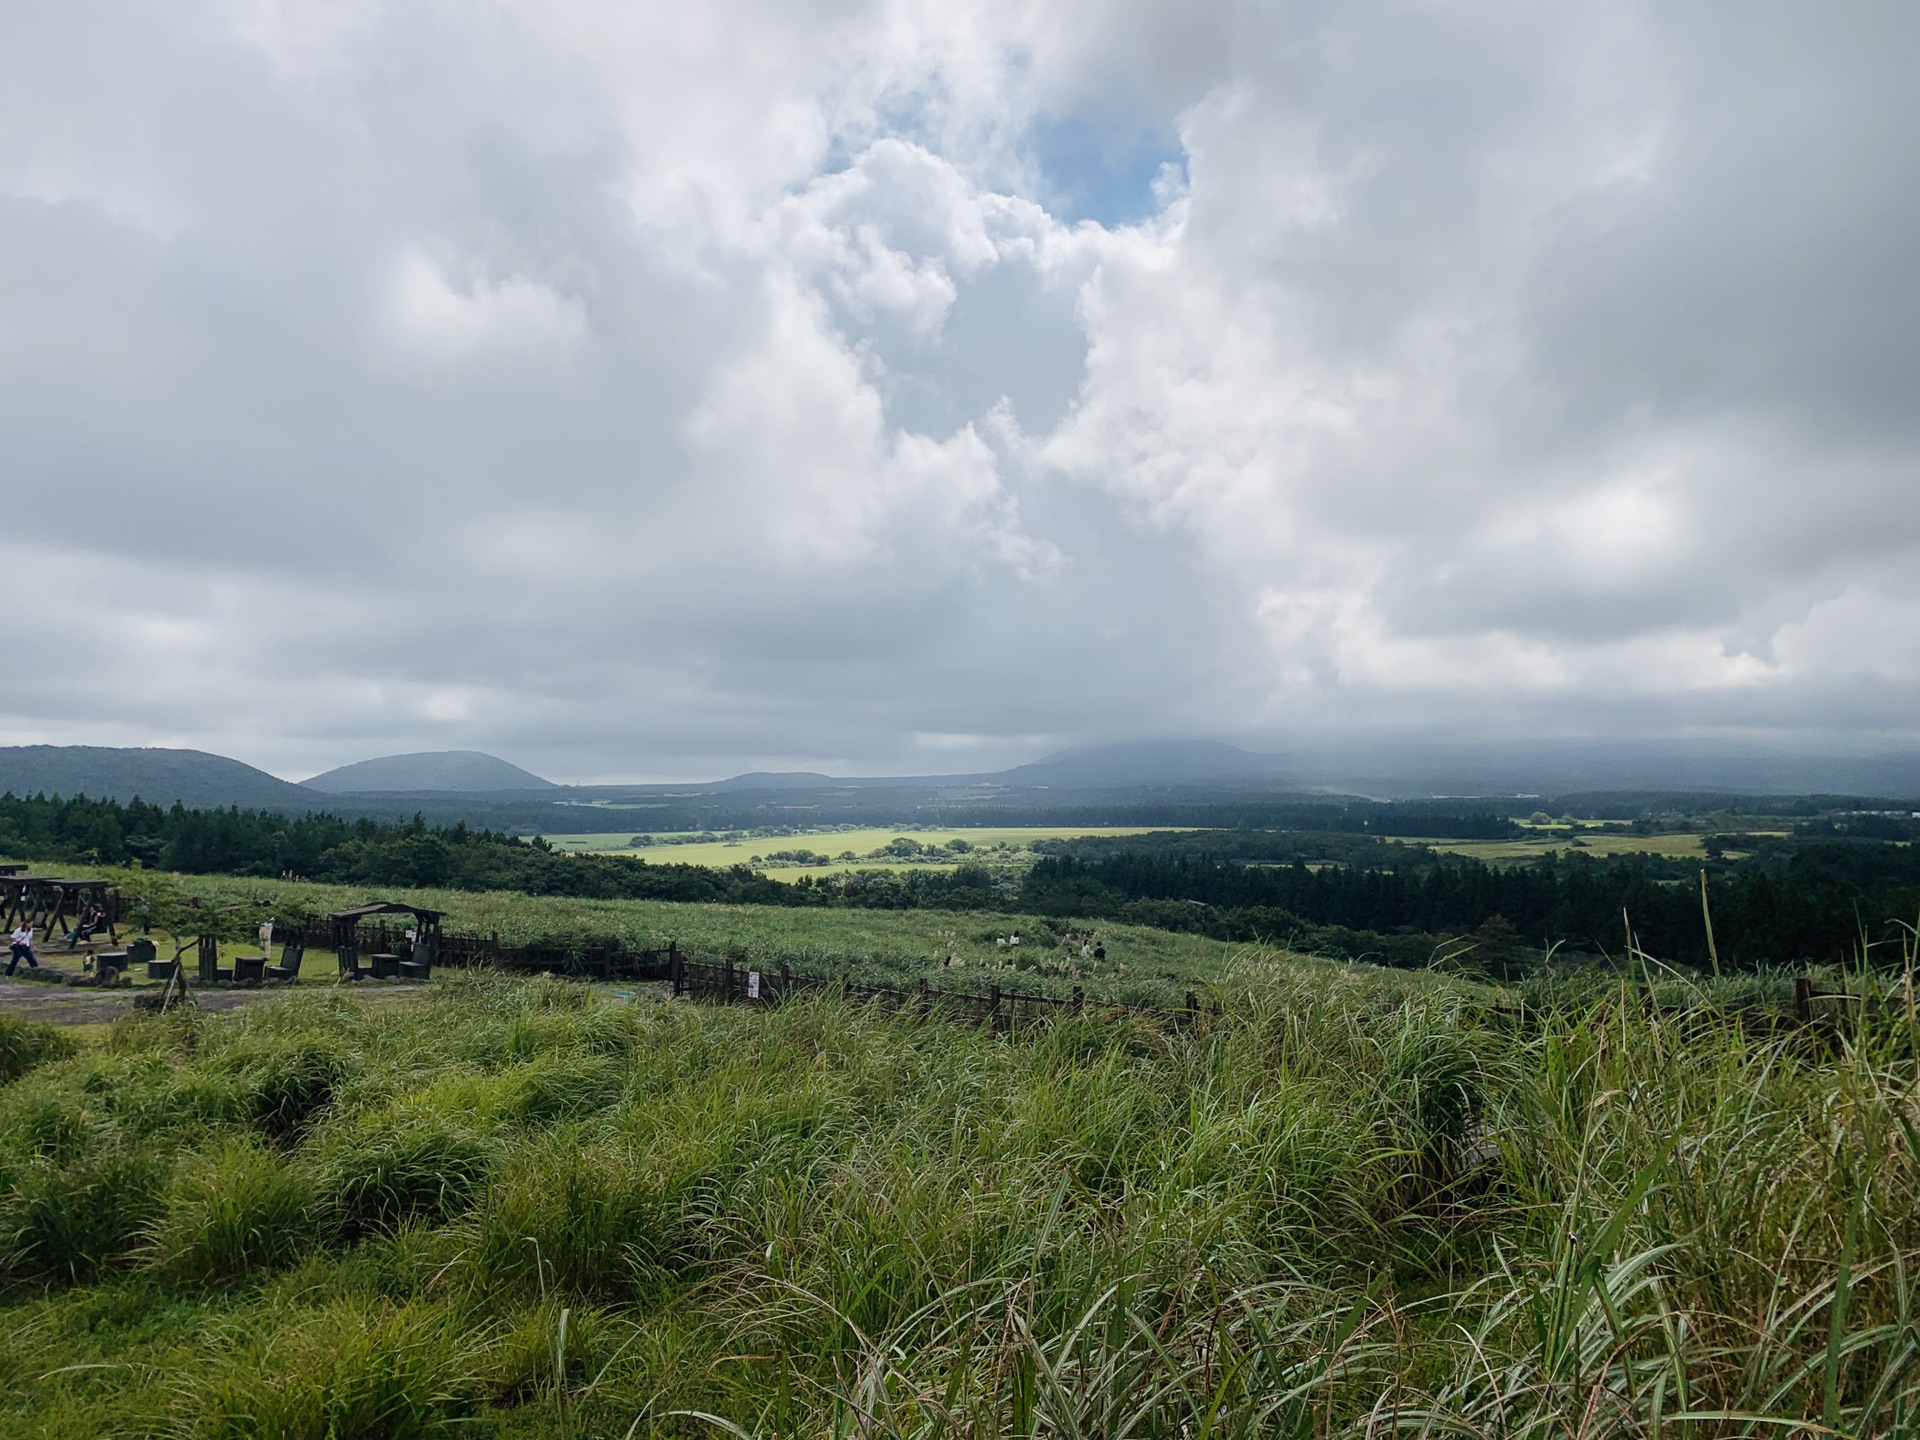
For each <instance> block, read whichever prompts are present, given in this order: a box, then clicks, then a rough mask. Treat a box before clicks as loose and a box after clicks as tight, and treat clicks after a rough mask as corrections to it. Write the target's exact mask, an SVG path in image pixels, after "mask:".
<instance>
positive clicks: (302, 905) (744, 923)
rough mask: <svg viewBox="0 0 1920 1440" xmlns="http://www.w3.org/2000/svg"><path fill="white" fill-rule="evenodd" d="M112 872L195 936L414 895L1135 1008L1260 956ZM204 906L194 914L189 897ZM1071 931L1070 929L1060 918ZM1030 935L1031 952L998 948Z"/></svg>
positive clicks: (1134, 932)
mask: <svg viewBox="0 0 1920 1440" xmlns="http://www.w3.org/2000/svg"><path fill="white" fill-rule="evenodd" d="M95 873H100V874H111V875H113V876H114V878H115V879H116V881H117V882H118V883H119V884H120V886H121V889H122V891H123V892H124V893H125V894H126V895H128V896H129V897H130V898H131V899H132V900H134V901H135V902H136V904H138V903H139V902H140V901H142V900H143V899H144V900H150V901H151V902H153V906H154V912H153V913H155V914H158V915H162V916H167V917H170V918H171V919H172V920H173V922H174V923H177V924H179V925H181V926H182V927H183V929H185V928H193V927H199V926H203V925H213V926H222V927H224V929H225V930H226V931H227V932H228V933H230V934H232V935H233V936H235V937H239V936H243V935H247V934H250V933H251V932H252V930H253V929H254V927H256V926H258V924H259V923H260V921H261V920H264V919H266V918H267V917H268V916H271V915H276V914H277V915H283V916H284V915H291V914H297V913H313V912H320V911H329V910H338V909H343V908H345V907H346V906H349V905H357V904H360V903H361V902H363V901H366V900H372V899H383V900H409V901H412V902H414V903H416V904H420V905H427V906H431V907H433V908H434V909H438V910H444V911H445V912H446V913H447V919H446V922H445V923H446V925H447V927H448V928H449V929H456V930H466V931H476V932H480V933H486V932H493V931H497V932H498V933H499V935H500V938H501V940H502V942H503V943H506V944H525V943H533V942H546V941H552V940H560V941H564V940H567V939H569V938H572V937H591V938H594V939H599V938H604V937H616V938H618V939H620V940H621V941H622V942H623V943H624V944H626V945H628V946H630V947H632V948H634V949H649V948H655V947H660V946H664V945H666V944H667V942H668V941H670V940H671V941H676V942H677V943H678V944H679V945H680V946H681V948H682V949H684V950H686V951H688V952H689V953H690V954H692V955H694V956H695V957H696V958H714V959H718V958H720V957H722V956H725V955H727V954H730V953H739V952H744V953H745V956H746V957H747V959H748V960H749V961H752V962H759V963H761V964H763V965H764V966H767V967H769V968H770V967H772V966H776V965H778V964H779V963H780V962H781V961H782V960H784V961H785V962H786V963H788V964H789V965H791V966H792V967H793V968H794V969H796V970H801V971H806V972H809V973H813V974H829V975H842V976H845V977H847V978H849V979H858V980H865V981H870V982H874V983H890V982H895V983H897V982H900V981H905V980H914V979H918V978H919V977H920V976H922V975H929V974H937V975H939V976H940V977H941V983H944V984H951V985H954V986H963V985H965V984H966V983H968V982H969V980H970V979H971V980H977V981H978V982H979V983H980V984H982V985H984V984H987V983H991V981H993V980H999V981H1000V982H1002V983H1003V984H1005V985H1007V986H1010V987H1018V988H1021V989H1026V990H1035V991H1045V992H1048V993H1054V994H1064V993H1066V992H1067V991H1070V990H1071V989H1072V987H1073V986H1074V985H1075V984H1076V983H1078V984H1081V985H1082V986H1083V987H1084V988H1085V990H1086V992H1087V993H1088V994H1089V995H1094V996H1097V997H1101V998H1107V999H1113V1000H1120V1001H1124V1002H1127V1003H1137V1004H1149V1005H1171V1006H1178V1005H1179V1004H1180V1003H1181V1000H1182V996H1183V994H1184V992H1185V990H1186V989H1187V988H1189V987H1193V986H1198V987H1202V988H1204V987H1206V986H1208V985H1211V984H1212V983H1213V982H1215V981H1216V980H1218V979H1220V978H1221V977H1222V976H1224V975H1225V974H1227V973H1228V972H1229V971H1230V970H1232V969H1233V968H1234V966H1235V965H1236V963H1237V962H1238V961H1239V959H1240V958H1241V957H1243V956H1245V955H1247V954H1249V953H1251V952H1250V950H1249V947H1247V946H1245V945H1234V944H1228V943H1226V942H1223V941H1218V940H1209V939H1207V938H1206V937H1205V936H1201V935H1183V934H1175V933H1171V932H1169V931H1166V930H1159V929H1153V928H1150V927H1147V926H1134V925H1117V924H1106V923H1100V924H1097V925H1095V924H1084V925H1083V924H1079V923H1078V922H1075V924H1074V925H1073V927H1072V928H1071V934H1072V939H1071V941H1069V942H1068V943H1064V944H1063V943H1062V938H1063V936H1062V935H1057V934H1056V932H1055V931H1054V930H1050V929H1049V928H1048V926H1047V923H1046V922H1045V921H1043V920H1040V919H1037V918H1035V917H1033V916H1031V915H1027V916H1021V915H1004V914H996V913H992V912H985V911H982V912H969V913H964V914H957V913H954V912H952V911H943V910H853V909H846V910H839V909H817V910H795V909H785V908H781V907H777V906H764V905H685V904H675V903H670V902H663V901H651V900H576V899H571V898H568V897H564V896H551V895H519V894H514V893H511V892H507V891H481V892H474V891H463V890H424V889H423V890H408V889H402V888H397V887H391V886H382V887H378V888H375V889H368V888H364V887H353V886H343V885H314V884H308V883H304V882H299V881H277V880H276V881H264V880H245V879H235V878H230V877H225V876H213V875H206V876H202V875H167V874H162V873H160V872H155V871H144V870H136V871H98V872H95ZM182 900H192V901H196V902H198V904H199V908H198V909H195V910H188V909H185V908H184V907H183V906H182V905H181V904H180V902H181V901H182ZM1054 924H1055V926H1056V927H1058V929H1059V930H1060V931H1061V932H1066V931H1067V930H1068V929H1069V927H1068V925H1067V924H1065V923H1064V922H1059V921H1056V922H1054ZM1016 933H1017V934H1019V935H1020V937H1021V944H1020V945H1019V947H1018V948H1010V947H1007V946H1003V945H1001V944H999V943H997V942H999V941H1001V940H1003V939H1007V938H1010V937H1011V936H1012V935H1014V934H1016ZM1082 941H1097V942H1098V943H1099V944H1100V945H1101V947H1102V948H1103V949H1104V950H1105V952H1106V954H1105V958H1104V959H1102V960H1095V959H1093V958H1091V957H1082V956H1081V955H1080V953H1079V949H1080V944H1081V942H1082Z"/></svg>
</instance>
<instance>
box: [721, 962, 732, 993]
mask: <svg viewBox="0 0 1920 1440" xmlns="http://www.w3.org/2000/svg"><path fill="white" fill-rule="evenodd" d="M726 963H727V968H726V969H725V970H723V971H721V972H720V1003H721V1004H722V1005H730V1004H732V1003H733V956H732V955H728V956H727V962H726Z"/></svg>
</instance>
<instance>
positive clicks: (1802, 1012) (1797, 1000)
mask: <svg viewBox="0 0 1920 1440" xmlns="http://www.w3.org/2000/svg"><path fill="white" fill-rule="evenodd" d="M1793 1014H1794V1018H1795V1019H1797V1020H1798V1021H1799V1022H1800V1023H1801V1024H1802V1025H1804V1024H1806V1023H1807V1021H1808V1020H1809V1019H1810V1018H1811V1017H1812V1015H1813V981H1811V980H1809V979H1808V978H1807V977H1806V976H1804V975H1801V976H1799V977H1797V978H1796V979H1795V980H1794V982H1793Z"/></svg>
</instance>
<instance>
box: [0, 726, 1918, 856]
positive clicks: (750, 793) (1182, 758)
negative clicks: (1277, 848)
mask: <svg viewBox="0 0 1920 1440" xmlns="http://www.w3.org/2000/svg"><path fill="white" fill-rule="evenodd" d="M1596 790H1636V791H1662V790H1664V791H1698V790H1727V791H1747V792H1752V793H1802V794H1804V793H1826V794H1850V795H1861V796H1887V797H1900V796H1913V795H1916V794H1920V755H1917V754H1914V753H1911V752H1909V753H1901V754H1892V755H1858V756H1824V757H1823V756H1805V755H1792V754H1773V753H1767V752H1764V751H1757V750H1754V751H1734V750H1730V749H1727V748H1725V747H1714V746H1705V745H1700V746H1693V747H1687V746H1683V745H1679V744H1673V743H1667V744H1657V745H1656V744H1651V743H1649V744H1642V745H1635V744H1632V743H1628V742H1610V743H1598V742H1595V743H1578V742H1559V743H1553V742H1535V743H1531V744H1527V743H1521V744H1498V745H1496V744H1487V745H1480V746H1455V747H1452V748H1450V749H1440V748H1428V749H1426V750H1418V751H1414V750H1408V751H1398V752H1394V751H1387V752H1379V753H1374V754H1360V755H1356V756H1351V757H1340V756H1329V755H1324V754H1300V755H1276V754H1265V753H1261V752H1258V751H1252V750H1246V749H1242V748H1241V747H1239V746H1235V745H1229V744H1225V743H1222V742H1219V741H1211V740H1160V741H1140V742H1134V743H1128V744H1116V745H1101V746H1088V747H1083V748H1078V749H1072V750H1063V751H1060V752H1059V753H1057V754H1054V755H1049V756H1047V757H1045V758H1044V759H1041V760H1036V761H1034V762H1032V763H1030V764H1026V765H1019V766H1015V767H1014V768H1012V769H1010V770H1003V771H996V772H992V773H988V774H963V775H919V776H869V777H836V776H830V775H823V774H818V773H814V772H808V771H790V772H754V773H749V774H744V775H736V776H733V777H731V778H730V779H726V780H717V781H712V782H706V783H691V784H690V783H684V782H683V783H678V784H672V785H598V786H568V785H557V784H555V783H554V782H553V781H551V780H547V779H545V778H543V777H541V776H539V775H535V774H533V773H532V772H531V771H528V770H525V769H522V768H521V767H519V766H517V765H514V764H511V763H509V762H508V761H505V760H501V759H499V758H498V757H496V756H492V755H487V754H483V753H481V752H479V751H474V750H441V751H426V752H422V753H418V754H411V755H387V756H381V757H379V758H376V759H372V760H364V761H360V762H358V763H356V764H352V765H344V766H341V767H339V768H338V769H334V770H329V771H327V772H325V773H324V774H321V775H316V776H313V777H312V778H311V779H309V780H307V781H306V782H304V783H302V784H294V783H292V782H289V781H286V780H281V779H279V778H277V777H275V776H273V775H269V774H267V773H266V772H265V771H262V770H257V769H255V768H254V767H252V766H251V765H246V764H243V763H242V762H240V761H238V760H232V759H228V758H227V757H225V756H221V755H213V754H208V753H207V752H205V751H200V750H169V749H111V748H106V747H100V746H87V745H25V746H11V747H0V793H7V792H11V793H13V794H16V795H30V794H35V793H44V794H49V795H52V794H60V795H76V794H85V795H90V796H95V797H99V798H112V799H120V800H127V799H131V798H133V797H134V796H136V795H137V796H139V797H140V798H142V799H145V800H148V801H152V802H155V803H159V804H171V803H173V802H174V801H176V800H177V801H180V802H182V803H185V804H187V805H193V806H203V807H204V806H225V805H240V806H245V807H255V808H263V809H277V810H286V811H299V810H314V809H328V810H335V811H341V812H359V813H371V814H391V813H396V812H401V811H404V812H406V813H411V812H412V811H414V810H416V809H417V810H420V811H421V812H423V813H426V814H429V815H430V816H432V817H434V818H438V819H449V818H453V817H456V816H470V817H472V818H473V819H475V820H476V821H477V822H480V823H497V824H501V825H510V826H513V827H515V828H527V827H537V828H541V829H545V830H547V831H549V832H550V833H575V832H582V831H597V830H602V829H616V828H621V827H626V826H632V827H634V828H670V827H666V826H665V825H664V823H663V824H655V823H653V822H654V821H659V822H665V821H666V820H668V818H669V815H668V814H667V813H661V812H672V814H673V816H675V817H677V818H678V819H679V820H681V821H684V822H685V823H688V824H693V825H695V826H696V827H698V826H704V825H709V824H727V825H739V824H751V823H764V821H766V820H782V821H783V822H785V823H795V822H801V821H807V822H812V821H816V820H825V819H827V818H828V817H829V816H830V815H832V814H833V812H836V811H838V812H842V814H841V818H849V819H850V818H853V816H852V815H851V814H850V813H847V812H855V811H858V812H861V813H863V814H867V813H875V812H877V811H880V810H898V811H900V812H901V815H902V818H904V816H905V814H906V813H907V812H908V811H910V810H911V811H920V810H923V809H926V808H929V807H939V808H944V809H946V810H949V811H950V810H954V809H956V808H966V809H974V810H978V809H981V808H982V807H997V808H1001V809H1006V808H1008V807H1018V808H1024V809H1033V808H1035V807H1054V808H1059V807H1068V806H1079V807H1082V808H1084V807H1088V806H1093V807H1106V808H1111V807H1113V806H1116V805H1120V804H1127V803H1143V802H1151V803H1161V804H1163V805H1164V804H1172V803H1179V804H1189V805H1193V804H1198V805H1222V804H1228V803H1231V802H1232V801H1233V800H1234V799H1235V798H1236V797H1274V796H1278V795H1283V794H1292V795H1296V796H1300V797H1302V798H1309V797H1312V796H1316V795H1317V796H1320V797H1323V798H1324V797H1328V796H1331V795H1339V794H1345V795H1370V796H1376V797H1381V798H1413V797H1418V798H1425V797H1427V796H1432V795H1444V796H1449V797H1456V796H1485V797H1507V798H1511V797H1514V796H1515V795H1528V794H1567V793H1570V792H1577V791H1596ZM757 812H764V816H763V819H762V820H753V819H742V818H741V817H743V816H748V815H751V814H754V813H757ZM804 812H814V813H804ZM703 814H705V815H707V816H708V817H709V818H701V816H702V815H703ZM642 822H646V823H645V824H644V825H643V823H642Z"/></svg>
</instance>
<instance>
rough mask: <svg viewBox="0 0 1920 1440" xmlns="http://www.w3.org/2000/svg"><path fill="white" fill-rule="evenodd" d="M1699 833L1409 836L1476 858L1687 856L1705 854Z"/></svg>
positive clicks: (1435, 847) (1489, 859) (1445, 849)
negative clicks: (1571, 853) (1555, 853)
mask: <svg viewBox="0 0 1920 1440" xmlns="http://www.w3.org/2000/svg"><path fill="white" fill-rule="evenodd" d="M1700 838H1701V837H1700V836H1698V835H1623V834H1620V833H1618V832H1617V831H1616V832H1608V831H1604V830H1587V831H1584V832H1583V833H1582V834H1581V835H1580V837H1579V841H1578V843H1575V842H1573V841H1570V840H1568V839H1567V838H1566V836H1565V834H1564V833H1559V834H1553V835H1542V836H1541V837H1540V838H1539V839H1537V840H1536V839H1527V840H1409V841H1407V842H1406V843H1407V844H1409V845H1430V846H1432V847H1433V848H1434V849H1435V850H1443V851H1445V852H1446V853H1447V854H1449V855H1471V856H1473V857H1474V858H1475V859H1477V860H1486V861H1502V860H1532V859H1535V858H1537V857H1538V856H1541V855H1545V854H1546V853H1547V852H1548V851H1550V850H1562V851H1564V850H1584V851H1586V853H1587V854H1589V855H1667V856H1671V857H1673V858H1675V859H1680V860H1686V859H1691V858H1692V857H1694V856H1704V855H1705V854H1706V851H1705V850H1704V849H1702V848H1701V844H1700Z"/></svg>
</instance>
